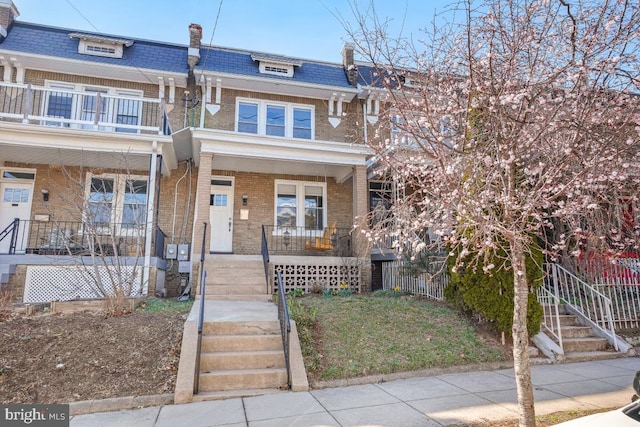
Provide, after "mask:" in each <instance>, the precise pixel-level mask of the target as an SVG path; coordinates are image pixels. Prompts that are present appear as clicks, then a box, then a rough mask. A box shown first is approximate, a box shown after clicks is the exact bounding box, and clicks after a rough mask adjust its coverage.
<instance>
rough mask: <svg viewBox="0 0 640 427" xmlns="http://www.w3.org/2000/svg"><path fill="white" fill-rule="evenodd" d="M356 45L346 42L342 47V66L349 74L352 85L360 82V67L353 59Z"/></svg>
mask: <svg viewBox="0 0 640 427" xmlns="http://www.w3.org/2000/svg"><path fill="white" fill-rule="evenodd" d="M354 49H355V47H354V46H353V45H352V44H351V43H345V44H344V47H343V48H342V66H343V67H344V72H345V74H346V75H347V80H349V84H351V85H352V86H356V85H357V84H358V67H357V66H356V64H355V62H354V60H353V51H354Z"/></svg>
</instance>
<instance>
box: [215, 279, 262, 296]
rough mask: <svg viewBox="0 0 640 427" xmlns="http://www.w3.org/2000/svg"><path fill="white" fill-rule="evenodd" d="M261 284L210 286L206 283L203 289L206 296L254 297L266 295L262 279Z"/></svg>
mask: <svg viewBox="0 0 640 427" xmlns="http://www.w3.org/2000/svg"><path fill="white" fill-rule="evenodd" d="M262 282H263V283H261V284H256V285H254V284H245V283H244V282H243V283H242V284H241V285H212V284H210V283H207V287H206V288H205V294H206V295H256V294H266V293H267V287H266V286H265V285H264V278H262Z"/></svg>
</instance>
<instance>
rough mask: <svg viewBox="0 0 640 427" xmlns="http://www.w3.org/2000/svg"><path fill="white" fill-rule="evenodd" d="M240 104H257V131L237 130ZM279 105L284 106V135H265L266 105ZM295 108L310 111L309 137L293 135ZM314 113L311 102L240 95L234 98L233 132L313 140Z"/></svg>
mask: <svg viewBox="0 0 640 427" xmlns="http://www.w3.org/2000/svg"><path fill="white" fill-rule="evenodd" d="M240 104H252V105H255V106H257V110H258V123H257V125H258V132H257V133H255V134H254V133H250V132H239V131H238V121H239V120H238V114H239V111H240ZM271 106H273V107H281V108H284V110H285V118H284V136H274V135H267V107H271ZM295 110H308V111H309V112H310V118H311V138H294V136H293V130H294V126H293V117H294V111H295ZM315 115H316V109H315V106H314V105H312V104H294V103H291V102H278V101H270V100H265V99H253V98H241V97H237V98H236V112H235V124H234V130H235V132H238V133H241V134H248V135H262V136H269V137H272V138H293V139H295V140H296V141H298V140H307V141H313V140H315V122H316V119H315Z"/></svg>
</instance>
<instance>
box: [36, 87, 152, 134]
mask: <svg viewBox="0 0 640 427" xmlns="http://www.w3.org/2000/svg"><path fill="white" fill-rule="evenodd" d="M44 87H45V88H49V89H55V91H52V92H57V93H62V94H67V95H69V96H70V97H71V98H72V105H71V112H70V114H71V117H67V118H66V119H69V120H82V117H83V115H84V114H85V111H84V109H83V108H84V106H83V105H79V104H83V103H84V101H83V100H82V97H83V95H85V94H90V93H92V92H93V93H95V92H99V93H104V94H106V95H108V96H118V97H119V98H118V99H116V100H113V101H112V102H109V101H108V100H109V98H104V99H105V101H106V102H104V104H105V105H106V107H107V111H101V112H100V116H101V117H105V118H107V119H106V120H99V121H100V122H111V123H113V124H114V126H110V127H109V128H106V127H104V126H100V127H99V128H98V129H99V130H109V131H110V130H114V131H116V132H118V130H117V129H119V128H120V127H119V126H118V125H117V124H116V118H117V116H118V114H119V113H120V112H121V111H120V110H119V108H120V101H121V100H122V101H132V102H138V108H137V109H138V111H137V118H138V124H140V122H141V120H142V104H143V102H144V91H142V90H139V89H120V88H114V87H109V86H99V85H89V84H81V83H69V82H60V81H56V80H45V81H44ZM50 96H51V93H47V94H46V95H45V96H44V100H43V102H42V106H41V111H40V115H41V116H47V115H49V114H48V110H47V109H48V107H49V97H50ZM123 96H124V97H128V98H123ZM134 107H135V105H134ZM125 108H126V109H130V106H129V105H125ZM87 111H89V113H90V111H94V113H93V114H95V110H87ZM132 111H133V110H132ZM133 112H135V111H133ZM51 117H57V116H51ZM111 119H113V120H111ZM52 122H53V121H52ZM56 123H58V126H61V127H72V128H78V127H81V128H86V125H77V124H73V123H69V122H56ZM42 124H50V123H48V122H47V121H46V120H44V121H43V123H42ZM122 125H123V127H122V128H121V129H124V130H125V131H124V132H122V133H140V130H139V129H135V130H134V132H128V131H127V129H129V128H127V127H126V126H127V124H126V123H122ZM92 128H93V127H92Z"/></svg>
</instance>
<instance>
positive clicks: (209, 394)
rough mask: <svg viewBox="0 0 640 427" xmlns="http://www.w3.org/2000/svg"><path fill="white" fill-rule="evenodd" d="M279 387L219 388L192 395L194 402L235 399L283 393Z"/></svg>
mask: <svg viewBox="0 0 640 427" xmlns="http://www.w3.org/2000/svg"><path fill="white" fill-rule="evenodd" d="M285 392H286V391H285V390H282V389H279V388H254V389H249V390H220V391H200V392H198V394H194V395H193V401H194V402H206V401H209V400H222V399H236V398H239V397H253V396H262V395H265V394H276V393H285Z"/></svg>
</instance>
